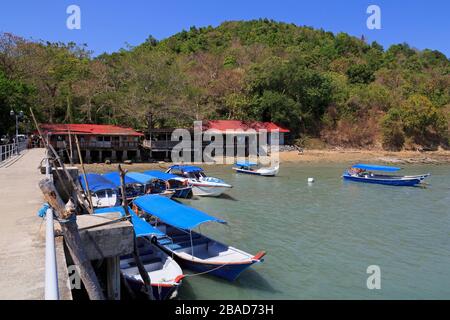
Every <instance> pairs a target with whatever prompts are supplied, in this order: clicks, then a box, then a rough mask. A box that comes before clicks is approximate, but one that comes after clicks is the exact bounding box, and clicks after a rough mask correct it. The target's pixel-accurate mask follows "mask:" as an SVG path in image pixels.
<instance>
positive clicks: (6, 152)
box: [0, 140, 28, 163]
mask: <svg viewBox="0 0 450 320" xmlns="http://www.w3.org/2000/svg"><path fill="white" fill-rule="evenodd" d="M27 145H28V140H24V141H21V142H19V143H16V142H14V143H10V144H3V145H0V163H2V162H4V161H6V160H9V159H11V158H12V157H14V156H16V155H19V154H20V153H21V152H22V151H23V150H25V149H26V148H27Z"/></svg>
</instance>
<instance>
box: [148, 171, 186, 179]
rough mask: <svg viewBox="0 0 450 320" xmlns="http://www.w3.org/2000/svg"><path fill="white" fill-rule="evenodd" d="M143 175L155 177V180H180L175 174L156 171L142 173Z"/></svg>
mask: <svg viewBox="0 0 450 320" xmlns="http://www.w3.org/2000/svg"><path fill="white" fill-rule="evenodd" d="M144 174H147V175H150V176H153V177H156V178H158V179H161V180H164V181H169V180H171V179H177V178H180V177H179V176H177V175H175V174H171V173H166V172H162V171H157V170H150V171H144Z"/></svg>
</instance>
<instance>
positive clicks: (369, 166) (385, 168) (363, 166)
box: [352, 163, 401, 172]
mask: <svg viewBox="0 0 450 320" xmlns="http://www.w3.org/2000/svg"><path fill="white" fill-rule="evenodd" d="M352 168H356V169H363V170H373V171H386V172H394V171H399V170H401V169H400V168H397V167H390V166H378V165H375V164H363V163H358V164H355V165H354V166H352Z"/></svg>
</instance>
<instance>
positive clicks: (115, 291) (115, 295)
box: [106, 257, 120, 300]
mask: <svg viewBox="0 0 450 320" xmlns="http://www.w3.org/2000/svg"><path fill="white" fill-rule="evenodd" d="M106 292H107V297H108V299H109V300H120V257H111V258H106Z"/></svg>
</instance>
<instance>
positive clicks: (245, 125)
mask: <svg viewBox="0 0 450 320" xmlns="http://www.w3.org/2000/svg"><path fill="white" fill-rule="evenodd" d="M203 127H204V129H205V130H208V129H213V130H218V131H223V132H225V131H227V130H233V131H235V132H243V133H245V132H246V131H248V130H255V131H256V132H259V131H261V130H266V131H267V132H269V133H270V132H273V131H275V130H278V131H279V132H280V133H289V132H290V131H289V130H288V129H286V128H283V127H280V126H278V125H276V124H275V123H273V122H260V121H240V120H209V121H206V122H205V124H204V126H203Z"/></svg>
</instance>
